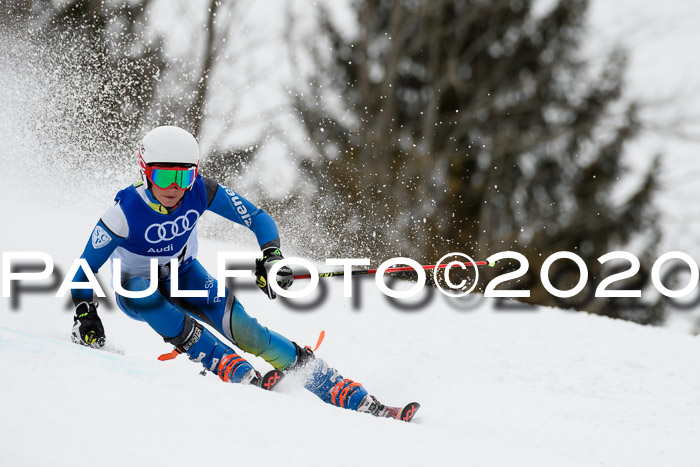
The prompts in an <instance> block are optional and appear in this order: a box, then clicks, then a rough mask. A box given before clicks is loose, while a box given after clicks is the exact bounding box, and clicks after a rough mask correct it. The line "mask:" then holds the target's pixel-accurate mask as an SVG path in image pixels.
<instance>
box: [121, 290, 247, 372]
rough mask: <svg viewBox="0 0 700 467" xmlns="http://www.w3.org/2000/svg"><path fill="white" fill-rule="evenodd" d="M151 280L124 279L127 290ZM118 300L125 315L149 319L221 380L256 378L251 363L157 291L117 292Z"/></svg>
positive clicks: (181, 349) (166, 339)
mask: <svg viewBox="0 0 700 467" xmlns="http://www.w3.org/2000/svg"><path fill="white" fill-rule="evenodd" d="M149 284H150V281H149V280H147V279H145V278H142V277H135V278H131V279H129V280H127V281H126V282H125V284H124V287H125V288H126V289H127V290H131V291H138V290H145V289H147V288H148V286H149ZM117 304H118V305H119V308H121V309H122V310H123V311H124V312H125V313H126V314H127V315H129V316H131V317H133V318H135V319H140V320H142V321H145V322H146V323H148V324H149V325H150V326H151V327H152V328H153V330H155V331H156V332H157V333H158V334H160V335H161V336H162V337H163V339H164V340H165V341H166V342H169V343H171V344H173V345H174V346H175V347H176V348H177V349H178V350H179V351H180V352H182V353H186V354H187V355H188V356H189V357H190V359H191V360H194V361H198V362H201V363H202V364H203V365H204V366H205V367H206V368H207V369H208V370H210V371H212V372H214V373H215V374H217V375H219V377H220V378H221V379H223V380H224V381H230V382H255V381H254V380H255V378H256V377H257V376H258V374H257V372H256V371H255V370H254V369H253V367H252V366H251V365H250V363H248V362H247V361H245V360H244V359H243V358H241V357H240V356H239V355H238V354H236V352H235V351H234V350H233V349H231V348H230V347H229V346H227V345H226V344H224V343H223V342H221V341H220V340H219V339H218V338H217V337H216V336H214V335H213V334H212V333H211V332H209V331H208V330H207V329H206V328H204V327H203V326H202V325H201V324H200V323H198V322H197V321H196V320H195V319H194V318H192V317H191V316H189V315H188V314H187V313H185V312H184V311H182V310H181V309H180V308H178V307H177V306H175V305H173V304H172V303H170V302H169V301H168V300H167V299H166V298H165V297H164V296H163V295H162V293H161V292H160V291H158V290H156V291H155V292H154V293H153V294H151V295H149V296H148V297H143V298H128V297H123V296H121V295H117Z"/></svg>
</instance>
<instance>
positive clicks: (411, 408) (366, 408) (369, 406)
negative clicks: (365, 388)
mask: <svg viewBox="0 0 700 467" xmlns="http://www.w3.org/2000/svg"><path fill="white" fill-rule="evenodd" d="M419 408H420V404H419V403H418V402H411V403H410V404H407V405H405V406H404V407H403V408H401V407H391V406H388V405H384V404H382V403H381V402H379V401H378V400H377V398H376V397H374V396H372V395H368V396H367V397H365V398H364V399H363V400H362V402H361V403H360V407H359V408H358V409H357V411H358V412H364V413H369V414H372V415H374V416H375V417H380V418H394V419H396V420H402V421H404V422H410V421H411V420H413V417H415V415H416V412H418V409H419Z"/></svg>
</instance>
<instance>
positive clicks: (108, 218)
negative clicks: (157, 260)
mask: <svg viewBox="0 0 700 467" xmlns="http://www.w3.org/2000/svg"><path fill="white" fill-rule="evenodd" d="M128 229H129V228H128V224H127V223H126V218H124V213H123V212H122V210H121V208H120V207H119V205H115V206H114V207H112V208H111V209H109V210H108V211H107V212H106V213H105V214H104V215H103V216H102V218H101V219H100V220H99V221H98V222H97V225H95V228H94V229H93V230H92V234H91V235H90V239H89V240H88V242H87V245H85V249H84V250H83V254H82V255H80V257H81V258H84V259H85V260H86V261H87V263H88V265H89V266H90V270H91V271H92V272H93V274H94V273H97V271H98V270H99V269H100V267H102V265H103V264H104V263H105V262H106V261H107V259H109V257H110V256H111V255H112V253H113V252H114V250H115V249H116V248H117V247H118V246H119V245H120V244H121V243H122V242H123V241H124V240H125V239H126V237H127V236H128V235H129V230H128ZM73 282H87V276H86V275H85V272H84V271H83V269H82V268H80V269H78V272H77V273H76V274H75V276H74V277H73ZM71 296H72V297H73V303H74V304H75V305H76V306H78V305H79V304H80V303H81V302H92V301H93V298H94V295H93V292H92V289H71Z"/></svg>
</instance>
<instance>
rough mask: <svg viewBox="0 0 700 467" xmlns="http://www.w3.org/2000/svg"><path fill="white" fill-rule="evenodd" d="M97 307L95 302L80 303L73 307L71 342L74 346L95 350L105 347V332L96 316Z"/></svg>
mask: <svg viewBox="0 0 700 467" xmlns="http://www.w3.org/2000/svg"><path fill="white" fill-rule="evenodd" d="M97 305H98V303H97V302H80V303H79V304H78V306H77V307H75V316H74V317H73V332H72V333H71V340H72V341H73V342H75V343H76V344H81V345H85V346H88V347H95V348H97V347H102V346H104V345H105V330H104V327H102V321H101V320H100V317H99V316H97Z"/></svg>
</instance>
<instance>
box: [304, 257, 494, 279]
mask: <svg viewBox="0 0 700 467" xmlns="http://www.w3.org/2000/svg"><path fill="white" fill-rule="evenodd" d="M463 264H464V265H465V266H490V267H493V266H494V265H495V264H496V263H489V262H487V261H476V262H474V263H472V262H469V263H463ZM454 266H458V265H457V264H455V265H454ZM446 267H447V264H427V265H424V266H423V269H425V270H431V269H444V268H446ZM413 270H414V269H413V268H412V267H410V266H402V267H399V268H388V269H387V270H386V271H384V273H385V274H388V273H392V272H402V271H413ZM376 273H377V269H356V270H354V271H352V273H351V274H352V275H353V276H362V275H366V274H376ZM344 275H345V271H334V272H322V273H319V275H318V277H338V276H344ZM294 279H311V274H295V275H294Z"/></svg>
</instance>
